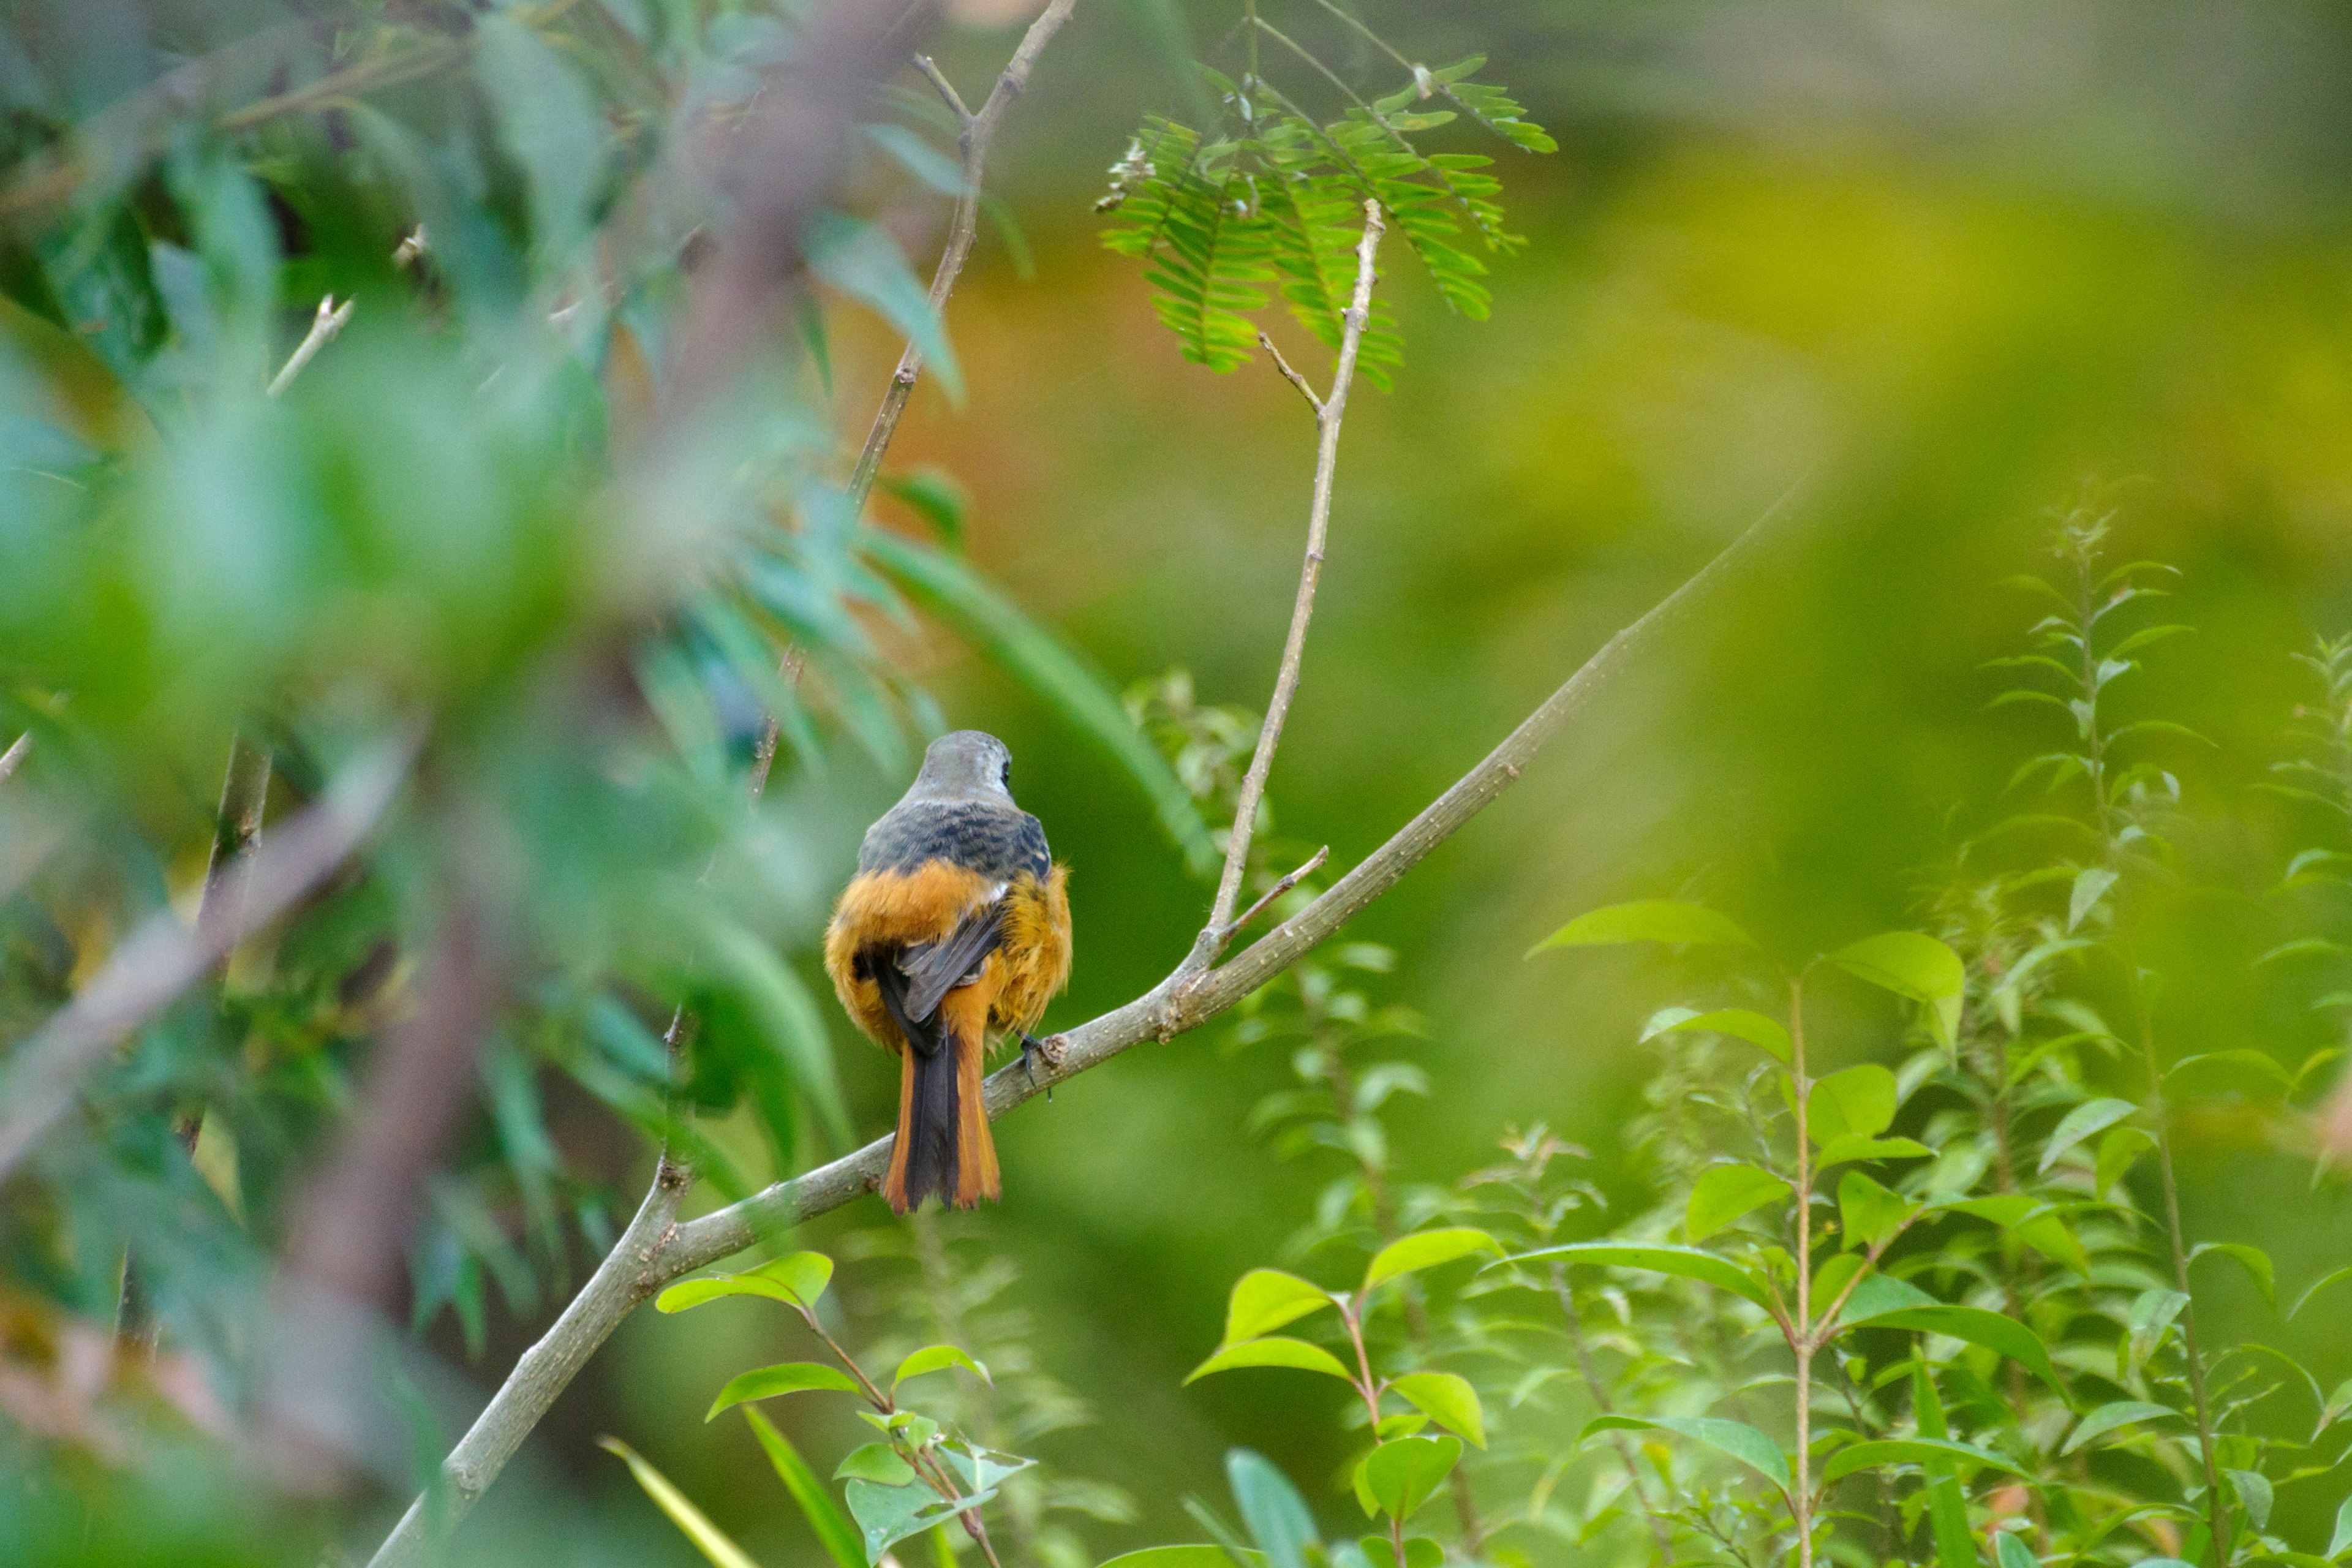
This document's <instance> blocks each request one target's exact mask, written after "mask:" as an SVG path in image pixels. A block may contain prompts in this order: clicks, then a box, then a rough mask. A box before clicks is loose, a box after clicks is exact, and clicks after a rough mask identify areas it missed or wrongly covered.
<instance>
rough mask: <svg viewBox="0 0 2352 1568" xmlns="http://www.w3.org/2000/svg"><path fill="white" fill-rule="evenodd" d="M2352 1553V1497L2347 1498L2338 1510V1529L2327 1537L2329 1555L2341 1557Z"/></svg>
mask: <svg viewBox="0 0 2352 1568" xmlns="http://www.w3.org/2000/svg"><path fill="white" fill-rule="evenodd" d="M2347 1551H2352V1497H2347V1498H2346V1499H2345V1500H2344V1501H2343V1502H2342V1503H2341V1504H2340V1505H2338V1506H2337V1508H2336V1529H2335V1530H2334V1531H2333V1532H2331V1533H2330V1534H2329V1535H2328V1537H2327V1555H2328V1556H2329V1557H2331V1558H2336V1557H2341V1556H2343V1555H2344V1553H2345V1552H2347Z"/></svg>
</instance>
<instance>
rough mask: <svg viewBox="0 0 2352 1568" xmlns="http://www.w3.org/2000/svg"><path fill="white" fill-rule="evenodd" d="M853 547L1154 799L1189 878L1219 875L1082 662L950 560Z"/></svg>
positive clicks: (1175, 784) (1168, 778)
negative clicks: (1094, 745)
mask: <svg viewBox="0 0 2352 1568" xmlns="http://www.w3.org/2000/svg"><path fill="white" fill-rule="evenodd" d="M858 545H859V548H860V549H861V550H862V551H863V552H865V553H866V554H867V555H869V556H871V557H872V558H873V559H874V561H875V562H876V563H877V564H878V565H880V566H881V567H882V569H883V570H884V571H886V572H887V573H888V574H890V576H891V577H892V578H893V579H895V580H896V581H897V582H898V585H899V586H900V587H901V588H903V589H904V590H905V591H906V593H907V595H908V597H909V598H911V599H913V600H914V601H915V602H916V603H917V604H919V605H921V606H922V607H923V608H925V609H926V610H929V611H930V612H931V613H932V614H934V615H936V616H939V617H940V619H942V620H944V621H946V622H947V623H948V625H949V626H951V627H953V628H954V629H955V631H956V633H957V635H958V636H960V637H963V638H964V639H965V640H966V641H967V642H970V643H971V644H972V645H973V646H974V647H978V648H979V649H980V650H981V651H982V652H983V653H985V654H987V655H988V657H989V658H991V659H992V660H994V661H995V663H996V664H997V665H998V666H999V667H1000V668H1003V670H1004V672H1005V673H1006V674H1008V675H1010V676H1012V677H1013V679H1015V680H1018V681H1019V682H1021V684H1022V685H1024V686H1025V687H1026V688H1027V689H1029V692H1030V694H1031V695H1032V696H1033V697H1034V698H1036V699H1037V700H1038V701H1040V702H1042V703H1044V704H1045V706H1046V707H1047V708H1049V709H1051V710H1053V711H1054V712H1055V713H1057V714H1059V715H1060V716H1061V717H1062V719H1063V720H1064V721H1066V722H1067V723H1069V724H1070V725H1071V726H1072V727H1073V728H1075V729H1076V730H1077V731H1079V732H1080V733H1081V734H1084V735H1085V736H1086V737H1087V739H1089V740H1091V741H1093V742H1095V743H1096V744H1097V745H1098V746H1100V747H1101V748H1102V749H1103V751H1104V752H1107V753H1108V755H1109V756H1110V757H1111V759H1112V760H1113V761H1114V762H1116V763H1118V764H1119V766H1120V767H1121V768H1122V769H1124V770H1125V771H1126V773H1127V775H1128V777H1129V779H1131V780H1133V781H1134V783H1135V784H1136V785H1137V786H1138V787H1139V788H1140V789H1141V790H1142V791H1143V794H1144V795H1145V797H1146V798H1147V799H1149V800H1150V802H1151V804H1152V806H1153V808H1154V809H1155V810H1156V811H1157V813H1158V814H1159V817H1160V826H1161V828H1162V829H1163V830H1165V831H1166V833H1167V834H1168V836H1169V837H1171V839H1173V840H1174V841H1175V842H1176V844H1177V846H1178V847H1180V848H1181V849H1182V850H1183V851H1184V858H1185V862H1186V864H1187V865H1188V866H1190V867H1191V868H1192V870H1193V871H1194V872H1195V873H1198V874H1203V875H1205V874H1206V873H1208V872H1210V871H1213V870H1214V869H1215V868H1216V867H1217V864H1218V862H1219V859H1220V856H1219V852H1218V849H1217V846H1216V843H1215V841H1214V840H1213V838H1211V837H1210V836H1209V826H1208V824H1207V823H1205V822H1203V821H1202V819H1201V812H1200V807H1199V806H1198V805H1196V804H1195V803H1194V802H1193V799H1192V792H1191V791H1190V790H1188V789H1186V788H1185V787H1184V784H1183V782H1182V781H1181V780H1180V779H1178V778H1177V776H1176V773H1175V770H1174V769H1172V768H1171V767H1170V766H1169V764H1168V762H1167V759H1166V758H1164V757H1162V756H1161V755H1160V752H1159V749H1158V748H1157V747H1155V746H1153V745H1152V743H1151V742H1150V739H1149V738H1147V737H1146V736H1145V735H1144V734H1143V732H1142V731H1140V730H1138V729H1137V728H1136V726H1135V721H1134V720H1132V719H1130V718H1129V717H1128V712H1127V708H1126V706H1125V704H1123V703H1121V702H1120V701H1119V700H1118V694H1117V693H1116V692H1114V691H1113V690H1112V689H1111V688H1110V687H1109V685H1108V683H1107V682H1105V681H1104V680H1103V679H1102V678H1101V677H1100V676H1099V675H1097V673H1096V672H1095V670H1094V669H1093V668H1092V667H1091V666H1090V665H1088V664H1087V661H1086V660H1085V658H1083V657H1082V656H1081V655H1079V654H1078V653H1077V652H1076V651H1075V650H1073V649H1072V648H1070V647H1067V646H1066V645H1065V644H1064V643H1063V642H1062V641H1061V640H1060V639H1058V638H1056V637H1054V636H1053V635H1052V634H1051V633H1049V632H1047V631H1045V629H1044V628H1043V627H1041V626H1038V625H1037V624H1036V623H1035V622H1034V621H1033V620H1031V619H1030V618H1029V617H1028V616H1026V615H1024V613H1023V612H1022V611H1021V610H1020V609H1018V608H1017V607H1015V606H1014V605H1013V603H1012V602H1011V601H1009V600H1007V599H1006V598H1005V597H1004V596H1003V595H1002V594H1000V593H998V592H997V590H996V589H995V588H994V587H992V586H991V585H990V584H987V583H986V582H985V581H983V580H982V578H981V577H980V576H979V574H977V573H975V572H973V571H972V570H971V568H970V567H969V566H967V565H965V564H963V563H961V562H960V561H957V560H956V559H954V558H953V557H952V556H949V555H946V554H944V553H942V552H939V551H935V550H928V549H925V548H924V547H922V546H921V545H919V544H916V543H914V542H912V541H909V540H906V539H901V538H899V537H898V535H896V534H893V533H890V532H887V531H884V530H881V529H873V528H869V529H865V530H862V531H860V532H859V534H858Z"/></svg>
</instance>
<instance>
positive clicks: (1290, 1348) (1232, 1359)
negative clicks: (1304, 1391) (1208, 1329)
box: [1184, 1334, 1355, 1383]
mask: <svg viewBox="0 0 2352 1568" xmlns="http://www.w3.org/2000/svg"><path fill="white" fill-rule="evenodd" d="M1245 1366H1288V1367H1297V1369H1298V1370H1299V1371H1301V1372H1319V1373H1324V1374H1325V1375H1326V1376H1329V1377H1336V1378H1340V1379H1343V1380H1345V1381H1347V1382H1349V1383H1352V1382H1354V1381H1355V1374H1354V1373H1350V1372H1349V1370H1348V1369H1347V1368H1346V1367H1344V1366H1342V1365H1340V1364H1339V1357H1338V1356H1335V1355H1333V1354H1332V1353H1331V1352H1329V1351H1327V1350H1325V1349H1324V1348H1323V1347H1322V1346H1321V1345H1311V1344H1308V1343H1307V1342H1306V1341H1305V1340H1294V1339H1288V1338H1286V1337H1284V1336H1283V1335H1281V1334H1275V1335H1271V1336H1269V1337H1266V1338H1264V1339H1255V1340H1246V1341H1244V1342H1242V1343H1240V1344H1237V1345H1228V1346H1226V1347H1225V1348H1224V1349H1223V1350H1221V1351H1219V1352H1217V1353H1216V1354H1214V1355H1213V1356H1211V1357H1210V1358H1209V1359H1208V1360H1206V1361H1204V1362H1202V1363H1201V1364H1200V1365H1198V1366H1196V1367H1194V1368H1193V1369H1192V1371H1191V1372H1190V1373H1187V1374H1186V1375H1185V1378H1184V1381H1185V1382H1186V1383H1195V1382H1198V1381H1199V1380H1200V1379H1202V1378H1204V1377H1206V1376H1208V1375H1209V1374H1210V1373H1213V1372H1232V1371H1234V1369H1235V1368H1237V1367H1245Z"/></svg>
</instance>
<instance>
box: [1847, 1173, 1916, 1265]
mask: <svg viewBox="0 0 2352 1568" xmlns="http://www.w3.org/2000/svg"><path fill="white" fill-rule="evenodd" d="M1913 1212H1914V1211H1913V1208H1912V1205H1911V1204H1910V1202H1909V1200H1907V1199H1906V1198H1903V1197H1900V1196H1898V1195H1897V1194H1894V1193H1890V1192H1888V1191H1887V1190H1886V1189H1885V1187H1882V1186H1880V1185H1879V1184H1877V1183H1876V1182H1874V1181H1872V1180H1871V1179H1870V1178H1869V1177H1868V1176H1865V1175H1864V1174H1863V1173H1861V1172H1860V1171H1848V1172H1847V1173H1845V1174H1844V1175H1843V1177H1841V1178H1840V1179H1839V1181H1838V1215H1839V1219H1840V1221H1841V1223H1842V1224H1843V1227H1844V1230H1845V1244H1846V1245H1847V1246H1848V1247H1855V1246H1861V1247H1876V1246H1878V1245H1879V1244H1880V1243H1881V1242H1883V1241H1885V1239H1886V1238H1887V1237H1891V1236H1893V1235H1894V1234H1895V1231H1897V1230H1898V1229H1900V1228H1901V1227H1902V1226H1903V1223H1904V1222H1905V1221H1906V1220H1907V1219H1909V1218H1910V1217H1911V1215H1912V1213H1913Z"/></svg>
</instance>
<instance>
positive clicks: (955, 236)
mask: <svg viewBox="0 0 2352 1568" xmlns="http://www.w3.org/2000/svg"><path fill="white" fill-rule="evenodd" d="M1076 5H1077V0H1053V3H1052V4H1051V5H1047V6H1046V7H1045V9H1044V10H1043V11H1041V12H1039V13H1038V14H1037V19H1036V20H1035V21H1034V22H1032V23H1030V24H1029V30H1028V31H1027V32H1025V33H1024V34H1022V35H1021V43H1020V46H1019V47H1016V48H1015V49H1014V50H1013V58H1011V59H1009V60H1007V61H1006V62H1005V63H1004V69H1003V71H1002V72H1000V73H999V74H998V76H997V79H996V85H995V86H994V87H993V88H992V89H989V94H988V98H987V100H985V101H983V102H982V104H981V106H980V108H979V110H977V111H975V112H973V113H971V114H968V115H966V116H965V117H964V126H963V136H962V139H961V140H962V145H963V194H962V195H960V196H958V197H957V198H956V207H955V216H954V217H953V218H952V219H951V220H950V222H949V224H948V240H947V245H946V246H945V247H943V248H942V249H941V250H940V264H939V266H938V268H936V269H934V270H933V271H932V273H931V295H930V298H931V309H932V310H942V309H944V308H945V307H946V305H947V302H948V296H949V295H950V294H951V293H953V292H954V291H955V286H956V279H958V278H961V276H962V275H963V264H964V262H965V261H966V259H968V258H970V257H971V247H972V242H973V240H974V239H976V238H977V237H979V234H980V195H981V180H982V176H983V175H985V174H987V172H988V147H989V143H990V142H992V141H994V140H995V139H996V128H997V127H998V126H999V125H1001V124H1003V121H1004V116H1005V114H1006V112H1007V111H1008V110H1011V109H1012V107H1013V100H1014V99H1016V98H1019V97H1020V96H1021V94H1022V91H1023V89H1025V88H1027V87H1028V85H1029V73H1030V72H1031V71H1033V70H1034V69H1035V68H1036V67H1037V57H1038V56H1039V55H1041V54H1044V53H1045V46H1046V45H1047V44H1049V43H1052V42H1053V41H1054V35H1055V34H1056V33H1058V32H1060V31H1061V30H1062V24H1063V23H1065V22H1067V21H1068V20H1069V19H1070V12H1071V11H1072V10H1073V9H1075V8H1076ZM915 61H916V64H917V65H919V66H920V67H921V68H922V69H923V72H924V74H925V75H926V76H928V77H929V79H931V83H932V85H933V86H934V87H935V88H937V89H939V91H940V96H942V97H944V98H946V99H947V100H948V101H949V104H950V107H952V108H954V109H956V110H959V111H961V110H962V108H963V103H962V100H961V99H959V98H958V97H957V96H956V91H955V88H954V87H953V86H952V85H950V83H949V82H948V79H947V78H945V77H944V76H941V75H940V72H939V68H937V67H936V66H934V65H932V64H931V62H930V61H929V60H927V59H925V58H923V57H922V56H920V55H918V56H916V57H915ZM922 374H923V351H922V350H920V349H919V348H917V347H916V346H915V345H914V344H913V343H911V342H910V343H908V345H907V347H906V350H905V352H904V353H900V354H899V356H898V369H897V370H895V371H893V372H891V374H890V384H889V386H888V388H887V390H886V391H884V393H883V394H882V406H881V407H880V408H879V409H878V410H877V411H876V413H875V416H874V424H873V426H872V427H871V428H869V429H868V430H867V431H866V447H865V449H864V450H862V451H860V452H859V453H858V455H857V467H856V468H854V469H853V470H851V472H850V476H849V506H850V510H851V512H852V514H853V515H854V514H856V513H857V512H862V511H864V510H866V497H867V496H869V495H871V494H873V492H874V479H875V476H876V475H877V474H879V473H880V472H881V471H882V455H883V454H884V453H885V452H887V451H888V450H889V449H890V438H891V437H894V436H896V435H897V434H898V421H899V420H900V419H902V418H904V417H905V416H906V413H907V400H908V398H910V397H912V396H913V395H914V393H915V383H916V381H917V380H918V379H919V378H920V376H921V375H922Z"/></svg>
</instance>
